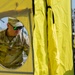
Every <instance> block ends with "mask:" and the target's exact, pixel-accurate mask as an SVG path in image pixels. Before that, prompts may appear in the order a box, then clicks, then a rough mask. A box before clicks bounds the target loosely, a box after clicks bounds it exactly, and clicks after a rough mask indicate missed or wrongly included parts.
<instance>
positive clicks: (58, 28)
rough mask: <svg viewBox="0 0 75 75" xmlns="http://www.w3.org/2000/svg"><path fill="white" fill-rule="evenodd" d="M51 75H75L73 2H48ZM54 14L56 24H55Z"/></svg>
mask: <svg viewBox="0 0 75 75" xmlns="http://www.w3.org/2000/svg"><path fill="white" fill-rule="evenodd" d="M47 5H48V6H51V7H52V9H51V8H48V54H49V71H50V75H74V74H73V55H72V32H71V31H72V30H71V29H72V28H71V0H47ZM52 12H53V13H54V20H55V23H54V24H53V17H52Z"/></svg>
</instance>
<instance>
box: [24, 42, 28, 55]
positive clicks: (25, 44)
mask: <svg viewBox="0 0 75 75" xmlns="http://www.w3.org/2000/svg"><path fill="white" fill-rule="evenodd" d="M24 51H25V52H26V54H27V55H28V54H29V45H28V44H27V43H26V41H25V42H24Z"/></svg>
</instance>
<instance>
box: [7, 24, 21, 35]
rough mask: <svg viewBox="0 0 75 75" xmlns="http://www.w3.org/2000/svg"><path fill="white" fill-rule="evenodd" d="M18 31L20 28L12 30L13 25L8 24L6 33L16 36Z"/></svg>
mask: <svg viewBox="0 0 75 75" xmlns="http://www.w3.org/2000/svg"><path fill="white" fill-rule="evenodd" d="M19 32H20V29H17V30H14V28H13V26H11V25H10V24H8V33H9V34H10V36H16V35H17V34H18V33H19Z"/></svg>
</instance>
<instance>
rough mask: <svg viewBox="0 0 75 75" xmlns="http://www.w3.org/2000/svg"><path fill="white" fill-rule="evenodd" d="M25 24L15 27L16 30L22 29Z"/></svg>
mask: <svg viewBox="0 0 75 75" xmlns="http://www.w3.org/2000/svg"><path fill="white" fill-rule="evenodd" d="M23 27H24V26H18V27H13V29H14V30H21V29H22V28H23Z"/></svg>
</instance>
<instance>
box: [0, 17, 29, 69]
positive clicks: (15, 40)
mask: <svg viewBox="0 0 75 75" xmlns="http://www.w3.org/2000/svg"><path fill="white" fill-rule="evenodd" d="M23 27H24V26H23V25H22V23H21V22H19V20H17V19H15V18H11V17H8V23H7V29H6V30H4V31H2V32H0V64H1V65H3V66H4V67H6V68H12V69H15V68H17V67H20V66H21V65H22V64H23V63H24V62H25V60H23V58H24V57H23V56H28V53H29V45H28V44H27V43H26V39H25V38H24V37H23V32H22V28H23ZM20 31H21V34H20ZM19 34H20V35H19ZM24 54H25V55H24Z"/></svg>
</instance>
